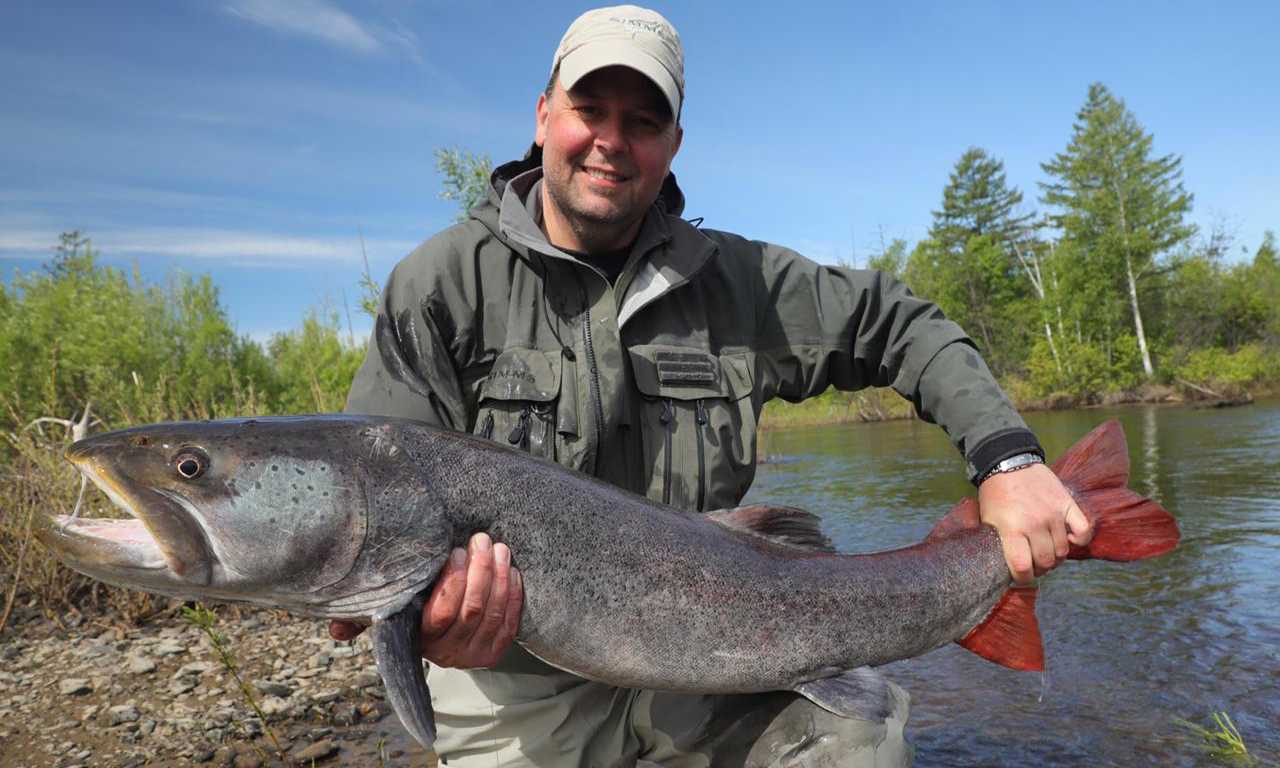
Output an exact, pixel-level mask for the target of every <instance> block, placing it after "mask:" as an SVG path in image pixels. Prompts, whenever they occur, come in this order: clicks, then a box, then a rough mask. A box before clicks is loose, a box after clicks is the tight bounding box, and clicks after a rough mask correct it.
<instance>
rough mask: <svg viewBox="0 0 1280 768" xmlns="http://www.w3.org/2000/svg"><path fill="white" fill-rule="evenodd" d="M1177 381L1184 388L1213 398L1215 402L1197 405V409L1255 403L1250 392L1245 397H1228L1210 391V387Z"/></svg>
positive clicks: (1182, 380)
mask: <svg viewBox="0 0 1280 768" xmlns="http://www.w3.org/2000/svg"><path fill="white" fill-rule="evenodd" d="M1176 381H1177V382H1178V383H1179V384H1181V385H1182V386H1184V387H1187V388H1188V389H1194V390H1195V391H1197V392H1199V393H1201V394H1203V395H1208V396H1209V397H1212V398H1213V400H1211V401H1209V402H1205V403H1200V404H1198V405H1196V407H1197V408H1233V407H1235V406H1237V405H1248V404H1249V403H1252V402H1253V395H1251V394H1249V393H1248V392H1245V393H1244V394H1243V395H1234V396H1228V395H1223V394H1220V393H1218V392H1214V391H1213V390H1212V389H1209V388H1208V387H1202V386H1200V385H1198V384H1192V383H1191V382H1189V381H1187V380H1186V379H1176Z"/></svg>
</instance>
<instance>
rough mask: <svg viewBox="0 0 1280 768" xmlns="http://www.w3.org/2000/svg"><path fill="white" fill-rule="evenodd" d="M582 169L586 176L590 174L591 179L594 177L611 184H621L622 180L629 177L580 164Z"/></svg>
mask: <svg viewBox="0 0 1280 768" xmlns="http://www.w3.org/2000/svg"><path fill="white" fill-rule="evenodd" d="M582 170H583V171H584V172H586V174H587V175H588V176H590V177H591V178H593V179H596V180H597V181H604V182H609V183H611V184H621V183H622V182H624V181H626V180H627V179H629V178H630V177H629V176H624V175H623V174H621V173H615V172H613V171H606V170H605V169H603V168H593V167H591V166H588V165H584V166H582Z"/></svg>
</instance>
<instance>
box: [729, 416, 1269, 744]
mask: <svg viewBox="0 0 1280 768" xmlns="http://www.w3.org/2000/svg"><path fill="white" fill-rule="evenodd" d="M1111 418H1115V419H1119V420H1120V422H1121V424H1122V425H1123V426H1124V431H1125V434H1126V436H1127V438H1128V441H1129V457H1130V462H1131V466H1132V474H1131V480H1130V485H1131V487H1133V488H1134V489H1136V490H1138V491H1140V492H1142V493H1144V494H1146V495H1149V496H1151V497H1152V498H1154V499H1156V500H1157V501H1159V502H1160V503H1161V504H1163V505H1164V506H1165V507H1166V508H1167V509H1169V510H1170V511H1171V512H1172V513H1173V514H1174V516H1175V517H1176V518H1177V519H1178V522H1179V525H1180V526H1181V529H1182V537H1183V538H1182V543H1181V544H1180V546H1179V547H1178V549H1177V550H1175V551H1174V552H1172V553H1170V554H1168V555H1165V556H1163V557H1160V558H1156V559H1154V560H1148V561H1144V562H1140V563H1131V564H1112V563H1099V562H1088V563H1075V562H1071V563H1067V564H1066V565H1064V566H1063V567H1061V568H1059V569H1057V570H1055V571H1054V572H1053V573H1052V574H1050V575H1049V576H1047V577H1046V578H1045V579H1043V580H1042V582H1041V595H1040V601H1039V607H1038V615H1039V620H1040V627H1041V632H1042V634H1043V636H1044V641H1045V650H1046V657H1047V665H1046V666H1047V670H1046V672H1045V673H1044V674H1043V675H1042V674H1039V673H1027V672H1013V671H1010V670H1006V669H1004V668H1002V667H998V666H996V665H994V664H991V663H989V662H986V661H984V660H982V659H980V658H978V657H976V656H974V655H972V654H970V653H968V652H967V651H964V650H962V649H960V648H959V647H958V646H952V647H947V648H943V649H940V650H938V651H935V652H933V653H931V654H928V655H926V656H924V657H921V658H917V659H911V660H908V661H904V662H898V663H895V664H892V665H889V666H887V667H884V668H883V669H884V671H885V672H886V673H887V674H888V675H889V677H891V678H892V679H893V680H895V681H897V682H898V683H900V684H902V685H903V686H904V687H906V688H907V689H908V690H909V691H910V692H911V694H912V701H913V706H912V713H911V723H910V726H909V729H908V738H909V739H910V740H911V741H912V742H913V743H914V744H915V745H916V748H917V753H916V765H917V766H919V767H920V768H927V767H928V766H979V765H982V766H986V765H1043V766H1047V765H1064V766H1067V765H1069V766H1078V765H1090V766H1102V765H1114V766H1135V765H1160V766H1194V765H1205V764H1211V763H1210V760H1211V759H1212V760H1218V758H1211V757H1210V756H1209V755H1207V754H1206V753H1205V752H1204V750H1203V749H1202V748H1201V746H1200V745H1201V741H1200V740H1199V738H1198V737H1196V736H1194V735H1193V734H1192V733H1191V732H1190V731H1189V730H1188V729H1187V728H1185V727H1183V726H1180V725H1178V724H1177V723H1175V720H1176V719H1177V718H1183V719H1186V720H1190V721H1192V722H1195V723H1198V724H1201V725H1208V724H1210V721H1209V718H1210V715H1211V713H1212V712H1215V711H1226V712H1228V713H1229V714H1230V716H1231V718H1232V719H1233V720H1234V722H1235V724H1236V726H1237V727H1238V728H1239V730H1240V731H1241V733H1242V734H1243V736H1244V740H1245V742H1246V744H1247V745H1248V747H1249V749H1250V752H1251V753H1253V754H1255V755H1256V756H1258V757H1260V758H1262V760H1263V764H1266V765H1272V764H1275V763H1276V761H1277V756H1280V403H1277V402H1266V403H1260V404H1255V405H1251V406H1248V407H1243V408H1233V409H1223V410H1212V409H1207V410H1197V409H1192V408H1185V407H1159V406H1142V407H1126V408H1119V409H1099V410H1080V411H1058V412H1048V413H1034V414H1030V415H1029V416H1028V418H1027V420H1028V422H1029V424H1030V426H1031V427H1032V429H1034V430H1035V432H1036V433H1037V435H1039V437H1040V439H1041V441H1042V443H1043V444H1044V447H1045V450H1046V451H1047V452H1048V453H1049V455H1050V456H1051V457H1056V456H1057V455H1058V454H1060V453H1061V452H1062V451H1064V450H1065V449H1066V448H1068V447H1069V446H1070V445H1071V444H1072V443H1073V442H1075V440H1076V439H1078V438H1079V437H1081V436H1082V435H1084V434H1085V433H1086V432H1088V431H1089V430H1090V429H1092V428H1093V427H1094V426H1096V425H1098V424H1099V423H1101V422H1102V421H1104V420H1106V419H1111ZM767 447H768V451H769V453H770V454H771V455H776V456H778V457H779V458H780V460H779V461H777V462H774V463H770V464H767V465H764V466H761V467H760V469H759V472H758V475H757V478H756V482H755V485H754V487H753V489H752V491H751V493H750V494H749V496H748V501H761V502H762V501H768V502H770V503H780V504H788V505H793V506H797V507H802V508H805V509H809V510H811V511H813V512H815V513H817V514H819V515H821V516H822V520H823V527H824V529H825V530H826V532H827V533H828V534H829V535H830V536H831V537H832V539H833V540H834V541H835V542H836V545H837V547H838V548H839V549H840V550H842V551H848V552H859V551H871V550H877V549H885V548H891V547H897V546H903V545H906V544H910V543H914V542H916V541H919V540H920V539H922V538H923V537H924V536H925V535H926V534H927V533H928V531H929V529H930V528H931V527H932V525H933V523H934V522H935V521H936V520H937V519H938V518H939V517H941V516H942V515H943V514H944V513H945V512H946V510H947V509H948V508H949V507H950V505H951V504H952V503H953V502H954V501H956V500H957V499H959V498H960V497H961V496H963V495H966V494H970V493H971V492H972V488H971V487H970V486H969V485H968V484H967V483H966V482H965V480H964V476H963V468H962V464H961V461H960V460H959V458H958V456H957V454H956V452H955V451H954V449H953V448H952V447H951V445H950V443H948V442H947V440H946V438H945V436H944V435H943V433H942V431H941V430H940V429H938V428H936V427H934V426H932V425H930V424H923V423H920V422H885V423H878V424H859V425H852V426H840V427H824V428H815V429H797V430H789V431H781V432H773V433H770V434H769V435H768V444H767ZM1215 764H1231V763H1230V762H1229V761H1228V762H1221V763H1215ZM1237 764H1239V763H1237Z"/></svg>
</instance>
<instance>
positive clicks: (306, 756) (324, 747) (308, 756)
mask: <svg viewBox="0 0 1280 768" xmlns="http://www.w3.org/2000/svg"><path fill="white" fill-rule="evenodd" d="M337 751H338V745H337V744H334V743H333V742H332V741H330V740H328V739H324V740H323V741H317V742H316V743H314V744H312V745H311V746H309V747H306V748H304V749H301V750H299V751H298V752H295V753H294V755H293V757H294V759H295V760H301V761H303V762H304V763H305V762H308V761H311V760H323V759H325V758H326V757H329V756H331V755H333V754H334V753H336V752H337Z"/></svg>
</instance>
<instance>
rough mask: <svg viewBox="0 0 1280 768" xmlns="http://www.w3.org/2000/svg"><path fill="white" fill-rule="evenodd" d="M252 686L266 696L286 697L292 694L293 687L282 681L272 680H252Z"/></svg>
mask: <svg viewBox="0 0 1280 768" xmlns="http://www.w3.org/2000/svg"><path fill="white" fill-rule="evenodd" d="M253 687H254V688H257V689H258V691H259V692H260V693H264V694H266V695H268V696H280V697H288V696H291V695H293V688H291V687H290V686H288V685H286V684H284V683H277V682H275V681H274V680H254V681H253Z"/></svg>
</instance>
